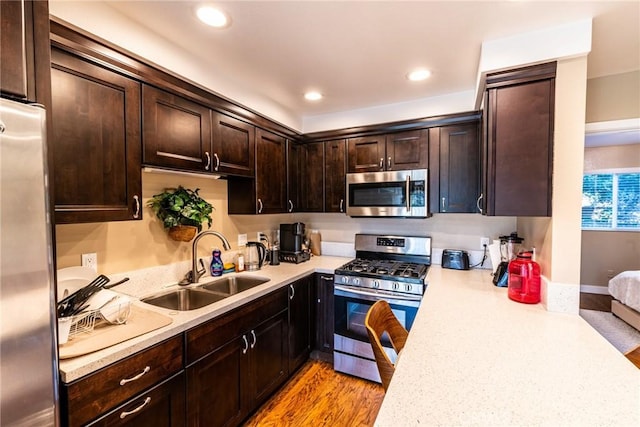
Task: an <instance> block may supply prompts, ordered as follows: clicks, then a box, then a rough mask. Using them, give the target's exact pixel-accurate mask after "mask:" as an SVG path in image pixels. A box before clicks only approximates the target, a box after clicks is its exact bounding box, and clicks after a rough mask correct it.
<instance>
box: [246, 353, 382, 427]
mask: <svg viewBox="0 0 640 427" xmlns="http://www.w3.org/2000/svg"><path fill="white" fill-rule="evenodd" d="M383 398H384V389H383V388H382V386H381V385H379V384H376V383H372V382H369V381H366V380H362V379H360V378H355V377H351V376H349V375H344V374H340V373H338V372H335V371H334V370H333V367H332V366H331V364H330V363H327V362H323V361H319V360H309V361H308V362H307V363H306V364H305V365H304V366H302V368H300V370H299V371H298V372H297V373H296V374H295V375H294V376H293V377H292V378H291V379H290V380H289V381H288V382H287V384H285V386H284V387H283V388H282V390H280V391H279V392H278V393H276V394H275V395H274V396H273V397H272V398H271V399H270V400H268V401H267V402H266V403H265V404H264V405H262V407H261V408H260V409H258V412H256V414H255V415H254V416H253V417H251V418H250V419H249V420H248V421H247V422H246V423H245V426H251V427H257V426H260V427H270V426H274V427H275V426H278V427H286V426H291V427H293V426H296V427H299V426H314V427H319V426H335V427H341V426H349V427H352V426H372V425H373V422H374V421H375V419H376V416H377V415H378V411H379V410H380V405H382V399H383Z"/></svg>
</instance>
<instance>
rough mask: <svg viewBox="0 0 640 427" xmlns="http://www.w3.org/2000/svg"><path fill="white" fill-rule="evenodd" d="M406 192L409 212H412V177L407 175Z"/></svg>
mask: <svg viewBox="0 0 640 427" xmlns="http://www.w3.org/2000/svg"><path fill="white" fill-rule="evenodd" d="M405 191H406V194H407V212H411V175H407V178H406V181H405Z"/></svg>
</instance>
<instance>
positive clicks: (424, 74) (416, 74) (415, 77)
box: [407, 68, 431, 82]
mask: <svg viewBox="0 0 640 427" xmlns="http://www.w3.org/2000/svg"><path fill="white" fill-rule="evenodd" d="M429 76H431V71H429V70H425V69H424V68H421V69H419V70H414V71H412V72H410V73H409V74H407V79H409V80H411V81H412V82H419V81H421V80H425V79H428V78H429Z"/></svg>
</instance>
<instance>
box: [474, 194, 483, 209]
mask: <svg viewBox="0 0 640 427" xmlns="http://www.w3.org/2000/svg"><path fill="white" fill-rule="evenodd" d="M483 197H484V194H482V193H480V197H478V200H476V207H477V208H478V210H479V211H480V213H482V208H481V207H480V200H482V198H483Z"/></svg>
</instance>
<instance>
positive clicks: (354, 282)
mask: <svg viewBox="0 0 640 427" xmlns="http://www.w3.org/2000/svg"><path fill="white" fill-rule="evenodd" d="M353 284H354V285H356V286H357V285H359V284H360V279H358V278H357V277H354V278H353Z"/></svg>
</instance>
